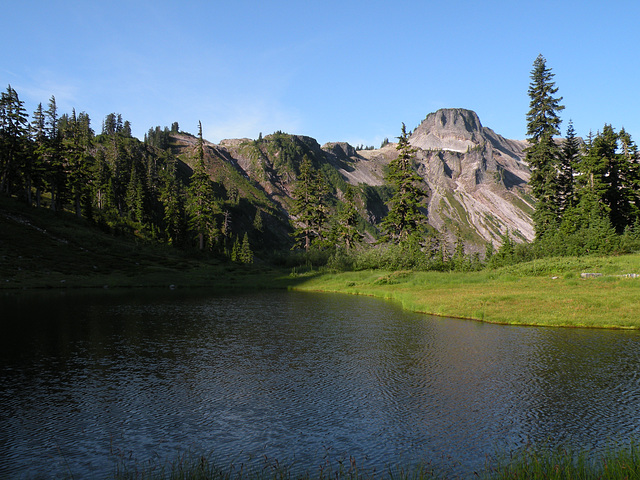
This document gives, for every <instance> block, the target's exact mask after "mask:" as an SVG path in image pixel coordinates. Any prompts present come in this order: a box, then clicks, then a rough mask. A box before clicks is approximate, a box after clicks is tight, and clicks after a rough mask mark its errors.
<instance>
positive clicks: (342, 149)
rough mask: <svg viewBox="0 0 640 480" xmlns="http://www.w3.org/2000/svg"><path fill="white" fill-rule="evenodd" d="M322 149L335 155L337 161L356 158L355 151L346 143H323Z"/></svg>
mask: <svg viewBox="0 0 640 480" xmlns="http://www.w3.org/2000/svg"><path fill="white" fill-rule="evenodd" d="M322 149H323V150H324V151H326V152H329V153H331V154H333V155H335V156H336V157H337V158H338V159H339V160H347V159H349V158H351V157H355V156H356V149H355V148H353V147H352V146H351V145H349V144H348V143H347V142H331V143H325V144H324V145H323V146H322Z"/></svg>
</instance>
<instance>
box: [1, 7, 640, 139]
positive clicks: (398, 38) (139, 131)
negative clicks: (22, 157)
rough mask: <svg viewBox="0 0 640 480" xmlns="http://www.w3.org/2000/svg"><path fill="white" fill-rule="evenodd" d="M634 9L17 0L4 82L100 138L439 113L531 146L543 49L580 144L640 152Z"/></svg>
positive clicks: (347, 135) (382, 131) (31, 106)
mask: <svg viewBox="0 0 640 480" xmlns="http://www.w3.org/2000/svg"><path fill="white" fill-rule="evenodd" d="M639 19H640V2H637V1H635V0H633V1H632V0H629V1H615V0H613V1H610V2H603V1H597V2H596V1H585V0H583V1H562V0H555V1H547V0H539V1H535V2H530V1H518V2H515V1H513V0H510V1H491V0H485V1H466V0H465V1H462V0H447V1H437V2H436V1H402V0H396V1H393V2H391V1H388V2H383V1H376V0H368V1H350V0H342V1H334V0H323V1H313V2H303V1H265V0H262V1H249V0H234V1H228V0H226V1H218V0H216V1H188V0H187V1H183V2H169V1H136V0H128V1H121V0H111V1H109V2H106V1H104V0H102V1H100V2H97V1H91V0H79V1H70V0H62V1H53V0H37V1H36V0H33V1H31V0H24V1H22V2H11V3H10V4H8V5H4V6H3V9H2V16H1V17H0V26H1V28H0V40H1V41H2V45H3V48H2V52H1V53H0V87H1V88H2V89H3V90H4V89H6V86H7V85H8V84H11V86H12V87H13V88H14V89H15V90H16V91H17V92H18V94H19V96H20V98H21V100H23V101H25V104H26V108H27V111H28V112H29V113H30V114H31V113H32V112H33V111H34V110H35V108H36V107H37V104H38V103H39V102H42V103H43V105H45V106H46V104H47V103H48V101H49V98H50V97H51V95H54V96H55V97H56V101H57V104H58V107H59V110H60V112H62V113H65V112H70V111H71V109H72V108H75V109H76V111H78V112H80V111H86V112H87V113H88V114H89V116H90V117H91V120H92V126H93V128H94V129H95V130H96V131H98V132H99V131H100V129H101V124H102V120H103V118H104V117H105V116H106V115H107V114H108V113H110V112H117V113H121V114H122V116H123V118H124V119H125V120H129V121H130V122H131V124H132V129H133V134H134V135H135V136H137V137H139V138H142V137H143V136H144V133H145V132H146V131H148V129H149V128H150V127H153V126H155V125H160V126H165V125H166V126H170V125H171V123H172V122H175V121H177V122H179V124H180V128H181V129H183V130H186V131H189V132H192V133H195V132H196V131H197V124H198V121H199V120H200V121H202V125H203V131H204V136H205V138H207V139H208V140H210V141H213V142H216V143H217V142H219V141H220V140H221V139H224V138H238V137H248V138H257V137H258V135H259V134H260V133H263V135H267V134H269V133H273V132H274V131H276V130H283V131H285V132H287V133H295V134H302V135H308V136H311V137H314V138H316V139H317V140H318V141H319V142H320V143H321V144H323V143H325V142H329V141H348V142H350V143H351V144H353V145H357V144H364V145H374V146H376V147H377V146H379V145H380V143H381V141H382V140H383V139H384V138H385V137H388V138H389V139H393V138H394V137H396V136H397V135H398V134H399V133H400V127H401V124H402V123H403V122H404V123H405V124H406V125H407V128H409V129H412V128H414V127H416V126H417V125H418V124H419V123H420V122H421V121H422V120H423V119H424V117H425V116H426V115H427V114H428V113H430V112H433V111H435V110H437V109H439V108H443V107H462V108H468V109H471V110H475V111H476V112H477V113H478V115H479V117H480V120H481V121H482V123H483V125H484V126H487V127H490V128H492V129H493V130H495V131H496V132H497V133H499V134H501V135H503V136H505V137H507V138H516V139H523V138H525V137H526V120H525V115H526V112H527V110H528V105H529V99H528V97H527V88H528V85H529V82H530V78H529V75H530V72H531V68H532V64H533V61H534V60H535V58H536V56H537V55H538V54H539V53H542V54H543V55H544V56H545V58H546V59H547V65H548V66H549V67H551V69H552V70H553V72H554V73H555V81H556V86H557V87H558V88H559V92H558V94H559V95H561V96H563V97H564V99H563V102H562V103H563V104H564V105H565V106H566V109H565V110H564V111H563V112H562V113H561V116H562V118H563V120H564V122H563V125H562V129H563V131H564V130H565V129H566V126H567V121H568V120H569V119H572V120H573V123H574V127H575V129H576V131H577V133H578V135H582V136H584V135H586V134H587V133H588V132H589V130H593V131H594V132H595V131H597V130H599V129H601V128H602V126H603V125H604V124H605V123H609V124H612V125H613V127H614V128H615V129H616V130H619V129H620V128H621V127H624V128H625V129H626V130H627V131H628V132H629V133H631V135H632V137H633V138H634V140H635V141H636V142H640V95H639V94H638V87H639V86H640V82H639V79H640V50H639V49H640V33H639V32H640V28H639V27H640V20H639Z"/></svg>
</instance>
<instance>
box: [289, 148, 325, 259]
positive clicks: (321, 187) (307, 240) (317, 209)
mask: <svg viewBox="0 0 640 480" xmlns="http://www.w3.org/2000/svg"><path fill="white" fill-rule="evenodd" d="M326 197H327V185H326V182H325V180H324V177H323V176H322V174H321V173H320V172H319V171H318V170H316V169H315V168H314V167H313V163H311V159H309V157H308V156H307V155H304V157H303V158H302V162H301V163H300V171H299V174H298V178H297V181H296V184H295V187H294V191H293V206H292V208H291V213H292V214H293V216H294V217H295V219H296V224H297V227H296V229H295V231H294V232H293V237H294V239H295V240H296V244H295V246H301V247H303V248H304V249H305V250H306V251H307V252H308V251H309V249H310V248H311V245H312V243H314V242H321V241H322V240H323V237H324V233H325V230H326V222H327V202H326Z"/></svg>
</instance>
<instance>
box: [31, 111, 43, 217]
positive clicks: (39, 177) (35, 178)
mask: <svg viewBox="0 0 640 480" xmlns="http://www.w3.org/2000/svg"><path fill="white" fill-rule="evenodd" d="M30 132H31V143H32V146H33V155H32V162H31V168H30V170H29V176H30V183H31V185H32V186H33V188H35V194H36V207H38V208H40V204H41V202H42V189H43V188H44V178H45V173H46V172H45V164H44V159H45V157H46V148H47V135H46V132H45V117H44V111H43V110H42V103H39V104H38V108H36V111H35V112H33V120H32V121H31V128H30ZM29 203H30V202H29Z"/></svg>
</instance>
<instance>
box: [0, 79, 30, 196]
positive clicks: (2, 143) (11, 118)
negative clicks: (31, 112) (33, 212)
mask: <svg viewBox="0 0 640 480" xmlns="http://www.w3.org/2000/svg"><path fill="white" fill-rule="evenodd" d="M28 135H29V129H28V120H27V113H26V111H25V109H24V102H23V101H21V100H20V98H19V97H18V93H17V92H16V91H15V90H14V89H13V88H11V85H9V86H8V87H7V91H6V92H3V93H2V95H1V96H0V193H4V194H6V195H11V194H12V193H13V190H14V189H18V188H19V187H20V186H21V179H20V175H21V172H23V170H24V167H25V164H27V162H28V160H29V152H28V145H29V138H28ZM29 191H30V189H29Z"/></svg>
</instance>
